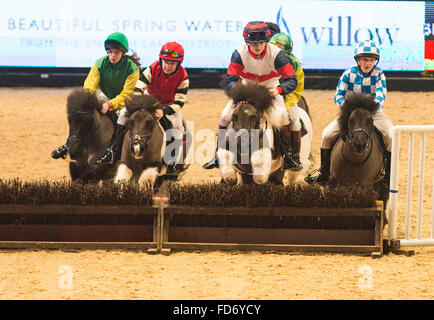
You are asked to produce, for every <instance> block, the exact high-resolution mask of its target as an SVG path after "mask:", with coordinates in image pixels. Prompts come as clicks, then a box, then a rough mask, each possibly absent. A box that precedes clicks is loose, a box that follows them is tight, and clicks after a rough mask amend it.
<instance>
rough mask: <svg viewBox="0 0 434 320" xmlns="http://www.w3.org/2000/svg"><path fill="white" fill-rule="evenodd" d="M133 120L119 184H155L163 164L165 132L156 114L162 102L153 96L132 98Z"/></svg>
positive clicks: (124, 148) (122, 161)
mask: <svg viewBox="0 0 434 320" xmlns="http://www.w3.org/2000/svg"><path fill="white" fill-rule="evenodd" d="M125 106H126V108H127V110H128V114H129V115H130V116H129V120H128V122H127V126H128V131H127V133H126V134H125V137H124V142H123V145H122V155H121V163H120V165H119V167H118V170H117V174H116V177H115V182H128V181H132V182H137V183H139V184H147V183H151V184H152V185H153V184H154V183H155V180H156V178H157V176H158V175H159V173H160V171H161V168H162V165H163V156H164V148H165V133H164V131H163V128H162V127H161V126H160V124H159V122H158V120H157V118H156V117H155V115H154V111H155V109H156V108H157V107H158V106H159V102H158V101H157V100H156V99H155V98H154V97H152V96H148V95H144V96H139V95H132V96H130V97H129V98H128V99H127V100H126V101H125Z"/></svg>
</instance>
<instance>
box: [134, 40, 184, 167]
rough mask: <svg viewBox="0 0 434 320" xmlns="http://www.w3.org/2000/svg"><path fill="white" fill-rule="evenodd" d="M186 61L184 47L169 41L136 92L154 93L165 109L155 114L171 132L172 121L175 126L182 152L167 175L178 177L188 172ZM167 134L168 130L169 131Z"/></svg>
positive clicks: (141, 78)
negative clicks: (185, 146) (184, 116)
mask: <svg viewBox="0 0 434 320" xmlns="http://www.w3.org/2000/svg"><path fill="white" fill-rule="evenodd" d="M183 60H184V48H183V47H182V46H181V45H180V44H179V43H177V42H167V43H166V44H164V45H163V47H162V48H161V50H160V54H159V60H157V61H155V62H154V63H152V64H151V66H150V67H149V68H146V69H145V70H144V71H143V72H142V74H141V76H140V80H139V81H137V84H136V88H135V91H136V92H137V91H139V92H141V93H146V94H150V95H152V96H154V97H156V98H157V99H158V100H160V101H161V102H162V103H163V104H164V106H163V108H162V109H157V110H156V111H155V116H156V117H157V118H158V119H159V120H160V123H161V125H162V127H163V128H164V129H165V130H167V129H169V125H168V124H166V121H167V120H168V121H169V122H170V124H171V126H172V127H173V130H171V132H173V134H172V135H173V136H174V139H175V141H174V142H173V143H175V144H176V145H175V146H176V147H177V150H178V152H175V156H176V155H177V157H178V159H176V160H175V163H169V164H168V167H167V171H166V172H167V173H169V174H177V173H179V172H181V171H182V170H184V164H183V160H182V152H180V150H182V149H181V147H182V144H183V135H184V130H185V129H184V125H183V123H182V112H181V108H182V107H183V106H184V103H185V102H186V100H187V91H188V87H189V79H188V74H187V71H186V70H185V69H184V68H183V67H182V66H181V63H182V61H183ZM166 132H167V131H166Z"/></svg>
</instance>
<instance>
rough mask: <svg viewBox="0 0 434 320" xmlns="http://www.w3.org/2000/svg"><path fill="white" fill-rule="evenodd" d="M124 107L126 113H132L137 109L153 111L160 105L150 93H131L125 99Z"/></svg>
mask: <svg viewBox="0 0 434 320" xmlns="http://www.w3.org/2000/svg"><path fill="white" fill-rule="evenodd" d="M125 107H126V108H127V111H128V114H129V115H132V114H133V113H134V112H136V111H137V110H139V109H143V110H145V111H149V112H153V111H155V109H158V108H159V107H161V103H160V101H158V100H157V99H156V98H155V97H154V96H151V95H146V94H145V95H137V94H132V95H130V96H129V97H128V98H127V99H126V100H125Z"/></svg>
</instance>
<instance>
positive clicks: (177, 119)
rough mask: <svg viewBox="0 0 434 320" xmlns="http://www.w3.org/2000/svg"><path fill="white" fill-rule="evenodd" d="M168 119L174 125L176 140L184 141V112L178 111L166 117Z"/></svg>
mask: <svg viewBox="0 0 434 320" xmlns="http://www.w3.org/2000/svg"><path fill="white" fill-rule="evenodd" d="M166 118H167V119H168V120H169V121H170V122H171V123H172V126H173V129H174V130H171V131H173V134H172V136H173V137H175V139H179V140H181V139H182V136H183V135H184V126H183V125H182V112H181V110H178V111H177V112H175V113H174V114H171V115H166Z"/></svg>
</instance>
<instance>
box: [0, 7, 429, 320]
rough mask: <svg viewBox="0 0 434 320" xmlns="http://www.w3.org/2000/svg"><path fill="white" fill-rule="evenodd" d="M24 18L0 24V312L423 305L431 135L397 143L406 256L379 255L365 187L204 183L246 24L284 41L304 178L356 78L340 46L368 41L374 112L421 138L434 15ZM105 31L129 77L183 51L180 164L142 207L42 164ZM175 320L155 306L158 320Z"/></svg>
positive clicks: (386, 229) (3, 18)
mask: <svg viewBox="0 0 434 320" xmlns="http://www.w3.org/2000/svg"><path fill="white" fill-rule="evenodd" d="M108 2H109V3H115V2H114V1H108ZM253 2H254V4H256V3H259V1H253ZM32 3H33V2H31V1H25V0H19V1H16V2H15V3H14V4H8V6H10V8H9V7H8V10H6V11H5V12H3V13H0V38H2V39H3V42H4V45H2V51H1V52H0V155H1V157H0V160H1V161H0V269H1V270H2V271H3V272H2V274H1V275H0V299H3V300H41V299H48V300H52V299H54V300H94V299H97V300H99V299H104V300H112V299H114V300H118V299H121V300H206V301H207V300H282V301H283V300H284V301H286V300H340V299H342V300H389V299H393V300H398V299H403V300H413V299H420V300H431V299H433V298H434V282H433V281H432V279H433V278H434V249H433V247H432V246H430V245H426V243H429V241H426V242H424V241H425V239H428V240H429V239H431V240H432V238H433V233H434V227H433V226H434V221H433V219H434V218H433V212H434V211H433V210H434V209H433V207H434V205H433V203H434V200H433V180H434V177H433V175H434V140H433V139H434V134H433V132H432V131H429V132H426V133H425V134H419V133H417V134H416V133H415V134H413V135H411V134H410V135H409V134H408V133H403V134H402V137H401V139H400V145H399V152H398V153H399V157H398V158H397V159H398V161H399V167H398V168H397V173H398V174H399V176H398V179H397V181H396V183H397V189H398V190H399V192H398V194H397V201H396V203H395V205H396V211H397V215H396V221H392V223H395V224H396V227H397V229H396V234H395V235H394V238H393V239H400V240H408V239H415V238H417V240H418V241H416V245H415V246H413V247H409V248H404V247H400V246H399V244H400V243H399V241H398V242H397V241H389V240H390V235H391V230H392V229H390V222H391V219H390V218H391V216H390V200H389V203H388V206H386V208H383V207H382V206H383V203H381V202H378V201H377V198H378V193H377V191H378V190H375V189H374V188H372V187H361V186H351V185H346V186H325V187H324V186H310V185H307V184H305V183H304V182H303V181H302V179H301V180H299V181H298V182H299V183H296V184H288V183H285V185H283V186H276V185H269V184H266V185H259V186H256V185H246V186H231V185H223V184H220V180H221V176H220V172H219V170H218V169H212V170H204V169H203V168H202V164H203V163H204V162H205V161H207V160H208V159H209V158H210V156H211V155H212V154H213V152H214V150H215V149H214V140H215V131H216V130H217V127H218V124H219V118H220V113H221V111H222V110H223V108H224V106H225V105H226V103H227V102H228V100H229V98H228V97H227V96H226V95H225V93H224V91H223V90H222V89H221V87H220V83H221V81H222V79H223V78H224V77H225V74H226V68H227V65H228V63H229V61H230V55H231V53H232V51H233V50H234V49H235V47H236V46H237V45H238V44H239V43H240V42H241V41H242V40H243V39H242V27H243V26H244V25H245V23H247V22H248V21H251V20H266V21H271V22H275V23H277V24H278V25H279V27H280V28H281V30H282V32H285V33H287V34H290V35H291V37H292V38H293V40H294V54H295V55H296V56H297V57H298V58H299V59H300V62H301V66H302V67H303V70H304V74H305V85H304V92H303V96H304V97H305V99H306V101H307V104H308V106H309V111H310V116H311V119H312V125H313V140H312V145H311V155H312V161H313V164H312V166H311V168H308V169H309V170H307V172H310V171H312V170H313V169H315V168H318V167H319V165H320V142H321V133H322V131H323V129H324V128H325V127H326V126H327V125H328V124H329V123H330V122H331V121H332V120H333V119H334V118H335V117H336V116H337V115H338V111H339V110H338V108H337V107H336V105H335V104H334V101H333V97H334V94H335V90H336V85H337V82H338V80H339V78H340V76H341V75H342V72H343V71H344V70H345V69H346V68H348V67H349V66H351V65H352V64H354V60H353V53H354V47H355V45H356V42H357V41H356V40H362V38H372V39H373V40H374V41H377V42H381V48H382V51H381V54H382V56H381V59H380V62H379V67H381V68H383V70H384V73H385V76H386V79H387V87H388V92H387V97H386V101H385V105H384V111H385V113H386V114H387V115H388V117H389V118H390V119H391V121H392V122H393V124H394V125H395V126H404V125H414V126H432V125H433V124H434V64H433V61H434V46H433V42H434V29H433V21H434V18H433V8H434V3H433V2H423V1H399V2H395V1H319V2H315V6H317V7H316V8H314V7H313V6H314V4H313V3H312V2H311V1H278V0H272V1H270V2H269V3H268V4H267V8H264V10H263V12H255V10H253V9H252V10H250V9H247V8H246V3H247V2H246V1H239V2H236V3H233V1H229V0H228V1H226V0H224V1H223V0H222V1H220V3H219V4H218V5H217V4H213V3H209V4H208V2H198V1H193V0H188V1H187V3H185V1H184V2H183V5H182V6H181V5H180V4H179V2H175V1H169V3H165V4H164V8H165V10H164V11H166V12H167V10H168V9H169V8H170V9H171V10H169V11H170V12H171V14H170V15H169V16H166V15H165V14H164V13H163V12H162V11H163V10H162V7H160V5H159V4H149V3H141V2H139V1H132V3H131V1H130V2H129V3H128V6H131V7H130V9H131V8H132V7H134V8H136V9H134V10H133V11H134V12H132V13H131V12H129V13H128V14H127V13H126V12H124V11H122V10H123V9H122V10H121V11H119V12H116V10H113V11H110V12H103V13H101V12H100V13H98V14H96V12H97V11H98V8H97V7H98V6H97V5H96V4H94V3H92V4H90V3H87V2H86V1H84V0H83V1H82V0H77V3H75V4H72V5H71V4H69V2H68V1H57V2H55V1H46V2H44V5H42V6H41V7H42V8H43V9H44V10H45V11H44V12H43V13H42V11H41V10H42V9H41V8H38V7H37V6H36V5H34V4H32ZM249 3H251V1H249ZM254 4H253V5H249V6H248V8H255V7H256V6H255V5H254ZM227 5H232V6H235V8H233V9H232V10H231V12H227V10H226V9H225V10H223V9H224V8H225V6H227ZM87 7H89V8H88V9H89V10H83V9H82V8H87ZM338 8H339V10H338ZM87 11H89V13H88V12H87ZM232 11H233V12H232ZM249 11H251V12H249ZM98 12H99V11H98ZM150 12H153V16H152V15H151V14H150ZM234 12H237V14H235V13H234ZM293 12H297V14H296V15H295V16H294V14H293ZM290 13H291V14H290ZM104 14H105V15H104ZM192 17H195V18H192ZM379 21H381V23H380V22H379ZM422 25H423V32H422V31H421V29H422V28H421V26H422ZM240 28H241V29H240ZM114 31H119V32H123V33H125V34H126V35H127V36H128V38H129V39H130V42H131V45H130V47H131V48H132V49H134V50H135V51H136V52H137V54H138V55H139V57H140V58H141V62H142V66H141V67H142V68H143V69H144V68H146V67H147V66H149V65H150V64H151V63H152V62H153V61H154V60H156V59H157V57H158V52H159V50H160V47H161V45H162V44H163V43H164V42H166V41H172V40H176V41H179V42H180V43H182V44H183V45H184V49H185V52H186V58H185V60H184V62H183V65H184V66H185V67H186V70H187V72H188V74H189V79H190V89H189V91H188V94H187V102H186V104H185V105H184V107H183V109H182V112H183V118H184V120H185V121H188V122H189V126H190V127H189V128H190V129H191V131H192V134H193V141H194V144H193V145H192V147H191V150H190V152H191V153H192V154H193V158H192V159H193V161H192V163H191V164H190V166H189V168H188V169H187V170H186V171H185V172H184V173H183V174H182V175H181V176H180V177H179V178H178V180H177V181H176V182H173V183H169V184H167V185H165V188H164V190H163V191H161V192H159V193H157V194H156V193H155V190H153V189H152V188H150V187H149V186H141V187H138V186H135V185H124V186H119V185H116V184H115V183H113V182H112V181H104V182H101V183H91V184H81V183H78V182H72V181H71V179H70V176H69V162H70V159H69V158H67V159H66V160H63V159H59V160H54V159H52V158H51V156H50V153H51V151H52V150H53V149H54V148H56V147H58V146H60V145H61V144H62V143H64V142H65V139H66V137H67V136H68V122H67V118H66V99H67V96H68V94H69V93H70V92H71V91H72V90H73V89H74V88H77V87H81V86H82V85H83V82H84V80H85V78H86V76H87V74H88V72H89V70H90V67H91V66H92V64H93V63H94V62H95V61H96V59H98V58H100V57H102V56H103V55H104V54H105V51H104V48H103V41H104V39H105V38H106V37H107V35H108V34H109V33H111V32H114ZM204 133H209V139H206V137H208V136H207V135H206V134H204ZM409 137H410V138H409ZM413 143H414V147H412V146H413ZM411 150H413V151H412V153H410V151H411ZM411 158H413V160H414V165H412V163H413V161H411V160H412V159H411ZM422 159H423V160H422ZM421 178H422V179H421ZM421 180H422V181H421ZM285 181H286V180H285ZM392 233H393V232H392ZM373 257H374V258H378V259H373ZM202 302H203V303H205V302H204V301H202ZM190 303H191V305H194V303H193V302H192V301H190ZM258 303H259V301H258ZM165 307H166V305H165ZM179 311H180V310H179V309H175V308H174V307H173V306H172V305H171V304H170V303H169V307H167V312H168V314H170V315H171V316H173V318H174V319H176V314H179ZM190 311H191V310H190ZM177 312H178V313H177ZM263 315H265V314H263ZM213 316H214V315H213ZM207 317H210V318H211V314H207V316H206V317H205V318H207Z"/></svg>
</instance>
